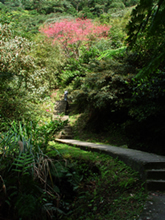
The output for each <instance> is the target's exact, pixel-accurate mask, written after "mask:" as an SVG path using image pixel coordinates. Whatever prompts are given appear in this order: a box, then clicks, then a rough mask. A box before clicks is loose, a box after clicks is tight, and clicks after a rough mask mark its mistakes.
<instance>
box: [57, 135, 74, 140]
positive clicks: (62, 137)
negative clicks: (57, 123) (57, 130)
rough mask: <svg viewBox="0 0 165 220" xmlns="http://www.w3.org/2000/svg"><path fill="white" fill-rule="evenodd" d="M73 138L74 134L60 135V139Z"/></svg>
mask: <svg viewBox="0 0 165 220" xmlns="http://www.w3.org/2000/svg"><path fill="white" fill-rule="evenodd" d="M72 138H73V135H67V134H62V135H61V136H60V139H72Z"/></svg>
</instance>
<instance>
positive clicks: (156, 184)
mask: <svg viewBox="0 0 165 220" xmlns="http://www.w3.org/2000/svg"><path fill="white" fill-rule="evenodd" d="M146 188H147V190H150V191H151V190H153V191H154V190H159V191H165V180H147V181H146Z"/></svg>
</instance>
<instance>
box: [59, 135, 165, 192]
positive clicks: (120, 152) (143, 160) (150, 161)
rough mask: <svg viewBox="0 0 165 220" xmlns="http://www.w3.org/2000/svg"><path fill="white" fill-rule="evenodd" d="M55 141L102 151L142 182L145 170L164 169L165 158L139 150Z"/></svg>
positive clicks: (70, 141) (144, 178)
mask: <svg viewBox="0 0 165 220" xmlns="http://www.w3.org/2000/svg"><path fill="white" fill-rule="evenodd" d="M56 141H58V142H61V143H64V144H69V145H74V146H77V147H80V148H82V149H85V150H91V151H97V152H99V151H102V152H103V153H106V154H109V155H110V156H112V157H113V158H118V159H119V160H121V161H123V162H124V163H125V164H127V165H128V166H130V167H132V169H134V170H136V171H138V172H140V175H141V178H142V179H143V180H146V172H145V171H146V170H149V169H162V168H163V169H164V168H165V156H159V155H156V154H152V153H147V152H143V151H139V150H133V149H127V148H122V147H115V146H111V145H104V144H94V143H90V142H84V141H77V140H71V139H56ZM164 189H165V188H164Z"/></svg>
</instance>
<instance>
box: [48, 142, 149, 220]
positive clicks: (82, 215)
mask: <svg viewBox="0 0 165 220" xmlns="http://www.w3.org/2000/svg"><path fill="white" fill-rule="evenodd" d="M53 147H55V148H56V150H57V151H58V152H59V153H60V154H62V155H63V157H64V158H65V159H66V161H70V162H72V163H73V164H74V167H73V168H74V173H75V174H76V173H77V174H78V176H79V182H78V183H77V186H76V194H74V196H73V197H72V198H71V199H72V202H71V205H70V207H69V209H70V211H71V213H70V214H69V215H67V217H63V219H67V220H72V219H79V220H80V219H86V220H87V219H90V220H92V219H93V220H103V219H105V220H111V219H115V220H118V219H122V220H124V219H125V220H133V219H139V215H140V213H141V212H142V210H143V205H144V203H145V200H146V196H147V193H146V191H145V190H144V187H143V182H142V181H141V180H140V178H139V174H138V173H137V172H135V171H133V170H132V169H131V168H130V167H128V166H127V165H125V164H124V163H123V162H121V161H119V160H117V159H113V158H112V157H110V156H109V155H105V154H101V153H96V152H89V151H84V150H81V149H79V148H77V147H73V146H68V145H65V144H59V143H56V142H50V149H52V150H50V151H49V153H48V155H49V156H50V157H53V154H55V155H57V152H56V151H54V150H53Z"/></svg>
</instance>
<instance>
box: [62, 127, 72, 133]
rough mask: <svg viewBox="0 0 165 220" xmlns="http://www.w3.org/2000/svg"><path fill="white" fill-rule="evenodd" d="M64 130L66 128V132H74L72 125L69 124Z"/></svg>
mask: <svg viewBox="0 0 165 220" xmlns="http://www.w3.org/2000/svg"><path fill="white" fill-rule="evenodd" d="M64 130H65V132H67V133H68V132H69V133H72V127H71V126H69V125H68V126H65V127H64Z"/></svg>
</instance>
